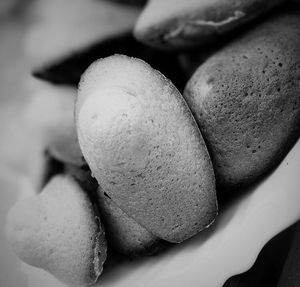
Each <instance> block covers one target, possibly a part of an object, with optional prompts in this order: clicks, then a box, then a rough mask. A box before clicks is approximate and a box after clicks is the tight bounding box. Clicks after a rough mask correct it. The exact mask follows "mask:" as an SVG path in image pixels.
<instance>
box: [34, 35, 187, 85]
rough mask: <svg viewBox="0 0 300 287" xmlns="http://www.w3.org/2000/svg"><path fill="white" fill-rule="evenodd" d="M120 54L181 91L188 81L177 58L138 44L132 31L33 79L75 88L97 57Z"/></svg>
mask: <svg viewBox="0 0 300 287" xmlns="http://www.w3.org/2000/svg"><path fill="white" fill-rule="evenodd" d="M114 54H123V55H127V56H130V57H135V58H139V59H142V60H144V61H145V62H147V63H148V64H150V65H151V66H152V67H153V68H154V69H157V70H159V71H160V72H161V73H162V74H163V75H165V76H166V77H167V78H169V79H170V80H171V81H172V82H173V83H174V84H175V86H176V87H177V88H178V89H179V90H180V91H182V90H183V88H184V86H185V83H186V81H187V78H186V76H185V74H184V72H183V71H182V69H181V66H180V64H179V61H178V59H177V55H176V54H175V53H171V52H164V51H157V50H155V49H153V48H150V47H147V46H145V45H143V44H142V43H139V42H137V41H136V40H135V39H134V37H133V35H132V34H131V32H127V33H125V34H123V35H118V36H115V37H112V38H108V39H106V40H105V41H101V42H99V43H95V44H93V45H91V46H89V47H88V48H86V49H84V50H81V51H79V52H77V53H73V54H70V56H68V57H66V58H64V59H60V60H58V61H57V62H53V63H51V64H49V65H47V66H44V67H41V68H39V69H36V70H34V71H33V73H32V74H33V76H34V77H36V78H39V79H42V80H46V81H49V82H51V83H54V84H57V85H71V86H77V85H78V83H79V80H80V77H81V75H82V73H83V72H84V71H85V70H86V68H87V67H88V66H89V65H90V64H91V63H93V62H94V61H96V60H97V59H99V58H104V57H108V56H111V55H114Z"/></svg>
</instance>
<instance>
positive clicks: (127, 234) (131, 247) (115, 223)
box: [98, 189, 167, 257]
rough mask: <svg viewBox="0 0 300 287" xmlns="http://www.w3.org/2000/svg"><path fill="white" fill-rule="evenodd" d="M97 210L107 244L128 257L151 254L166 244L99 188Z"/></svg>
mask: <svg viewBox="0 0 300 287" xmlns="http://www.w3.org/2000/svg"><path fill="white" fill-rule="evenodd" d="M98 196H99V210H100V213H101V215H102V219H103V223H104V225H105V227H106V229H105V230H106V236H107V240H108V245H109V246H112V247H113V248H114V249H115V250H116V251H117V252H119V253H122V254H124V255H126V256H129V257H137V256H144V255H153V254H155V253H157V252H158V251H160V250H162V249H164V247H166V246H167V244H166V242H164V241H163V240H161V239H160V238H158V237H157V236H155V235H153V234H152V233H150V232H149V231H148V230H147V229H145V228H144V227H142V226H141V225H140V224H138V223H137V222H136V221H135V220H133V219H132V218H130V217H129V216H128V215H127V214H126V213H125V212H124V211H122V210H121V209H120V208H119V207H118V206H117V205H116V204H115V203H114V202H113V201H112V200H111V199H110V198H109V197H108V196H106V195H105V194H104V192H103V191H102V190H101V189H99V191H98Z"/></svg>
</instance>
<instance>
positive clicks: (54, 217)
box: [6, 176, 106, 286]
mask: <svg viewBox="0 0 300 287" xmlns="http://www.w3.org/2000/svg"><path fill="white" fill-rule="evenodd" d="M6 234H7V238H8V240H9V242H10V243H11V245H12V247H13V250H14V251H15V252H16V254H17V255H18V256H19V257H20V259H22V260H23V261H25V262H26V263H28V264H30V265H33V266H36V267H39V268H42V269H45V270H47V271H49V272H50V273H52V274H53V275H54V276H55V277H57V278H58V279H60V280H61V281H63V282H65V283H66V284H68V285H71V286H87V285H90V284H92V283H94V282H95V281H96V280H97V278H98V277H99V275H100V274H101V272H102V265H103V263H104V261H105V259H106V240H105V236H104V230H103V227H102V224H101V222H100V218H99V217H98V216H97V214H96V213H95V211H94V209H93V206H92V204H91V202H90V201H89V199H88V197H87V195H86V194H85V193H84V192H83V191H82V190H81V189H80V188H79V186H78V185H77V184H76V182H75V181H74V180H73V179H71V178H69V177H63V176H56V177H54V178H53V179H52V180H51V181H50V182H49V183H48V184H47V186H46V187H45V188H44V190H43V191H42V192H41V193H40V194H39V195H37V196H34V197H31V198H28V199H25V200H23V201H19V202H17V203H16V204H15V206H14V207H13V208H12V210H11V211H10V213H9V215H8V219H7V226H6Z"/></svg>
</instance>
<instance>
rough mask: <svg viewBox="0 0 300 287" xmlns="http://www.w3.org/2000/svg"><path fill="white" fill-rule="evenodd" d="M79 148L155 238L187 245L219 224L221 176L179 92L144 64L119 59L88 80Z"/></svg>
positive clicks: (101, 64)
mask: <svg viewBox="0 0 300 287" xmlns="http://www.w3.org/2000/svg"><path fill="white" fill-rule="evenodd" d="M76 122H77V129H78V138H79V143H80V146H81V149H82V152H83V154H84V157H85V159H86V161H87V163H88V164H89V166H90V168H91V170H92V173H93V175H94V177H95V178H96V179H97V180H98V182H99V184H100V186H101V187H102V188H103V190H104V191H105V192H106V193H107V194H108V195H109V197H110V198H111V199H112V200H113V201H114V202H115V203H116V204H117V206H119V207H120V208H121V209H122V210H123V211H124V212H125V213H127V214H128V215H129V216H130V217H132V218H133V219H134V220H135V221H137V222H138V223H140V224H141V225H142V226H144V227H145V228H146V229H147V230H149V231H150V232H151V233H153V234H154V235H156V236H157V237H160V238H162V239H165V240H166V241H170V242H181V241H183V240H185V239H187V238H189V237H191V236H193V235H194V234H196V233H197V232H199V231H200V230H202V229H203V228H205V227H206V226H208V225H210V224H211V223H212V221H213V220H214V218H215V216H216V212H217V203H216V194H215V179H214V174H213V169H212V165H211V161H210V158H209V154H208V152H207V149H206V146H205V144H204V142H203V139H202V136H201V134H200V131H199V129H198V127H197V125H196V123H195V121H194V119H193V117H192V115H191V113H190V110H189V108H188V106H187V105H186V103H185V101H184V99H183V97H182V96H181V94H180V93H179V92H178V90H177V89H176V88H175V87H174V86H173V85H172V84H171V82H170V81H168V80H167V79H166V78H165V77H164V76H163V75H162V74H160V73H159V72H158V71H156V70H154V69H152V68H151V67H150V66H149V65H147V64H146V63H145V62H143V61H141V60H137V59H134V58H129V57H126V56H120V55H115V56H112V57H108V58H105V59H102V60H100V61H98V62H95V63H94V64H93V65H92V66H91V67H90V68H89V69H88V70H87V71H86V72H85V74H84V75H83V77H82V81H81V83H80V87H79V93H78V98H77V105H76Z"/></svg>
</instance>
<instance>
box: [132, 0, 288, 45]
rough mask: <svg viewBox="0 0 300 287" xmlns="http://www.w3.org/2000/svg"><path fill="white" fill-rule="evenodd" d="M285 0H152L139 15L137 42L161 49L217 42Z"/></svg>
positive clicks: (136, 28) (136, 32)
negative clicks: (221, 37) (221, 36)
mask: <svg viewBox="0 0 300 287" xmlns="http://www.w3.org/2000/svg"><path fill="white" fill-rule="evenodd" d="M281 2H286V1H285V0H274V1H268V0H201V1H199V0H185V1H182V0H164V1H161V0H149V2H148V4H147V6H146V8H145V9H144V11H143V12H142V14H141V15H140V16H139V19H138V21H137V23H136V25H135V29H134V34H135V36H136V38H137V39H139V40H140V41H142V42H145V43H147V44H149V45H153V46H156V47H160V48H169V49H173V48H186V47H190V46H196V45H203V44H207V43H208V42H212V41H217V40H218V39H220V37H219V36H220V35H223V34H226V33H228V32H230V31H232V30H234V29H236V28H237V27H239V26H241V25H243V24H244V23H246V22H249V21H251V20H253V19H255V18H257V17H258V16H261V15H263V14H264V13H266V12H267V11H269V10H270V9H271V8H273V7H275V6H276V5H278V4H279V3H281Z"/></svg>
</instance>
